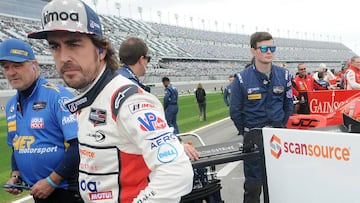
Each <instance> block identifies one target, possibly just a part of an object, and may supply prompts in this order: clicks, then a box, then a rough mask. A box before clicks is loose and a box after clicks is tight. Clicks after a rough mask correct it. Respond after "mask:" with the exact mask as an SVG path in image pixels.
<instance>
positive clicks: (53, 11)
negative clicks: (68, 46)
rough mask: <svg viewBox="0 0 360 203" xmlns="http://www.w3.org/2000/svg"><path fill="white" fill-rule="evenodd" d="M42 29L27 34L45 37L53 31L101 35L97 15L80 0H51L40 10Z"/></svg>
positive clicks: (31, 36)
mask: <svg viewBox="0 0 360 203" xmlns="http://www.w3.org/2000/svg"><path fill="white" fill-rule="evenodd" d="M41 20H42V25H43V30H41V31H35V32H32V33H30V34H29V35H28V37H29V38H35V39H45V38H47V34H49V33H50V32H54V31H67V32H79V33H84V34H91V35H97V36H102V29H101V23H100V19H99V16H98V15H97V14H96V13H95V12H94V10H92V9H91V8H90V7H89V6H88V5H86V4H85V3H84V2H82V1H80V0H52V1H51V2H49V3H48V4H46V6H45V7H44V9H43V11H42V18H41Z"/></svg>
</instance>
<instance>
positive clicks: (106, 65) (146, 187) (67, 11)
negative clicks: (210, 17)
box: [28, 0, 193, 203]
mask: <svg viewBox="0 0 360 203" xmlns="http://www.w3.org/2000/svg"><path fill="white" fill-rule="evenodd" d="M42 23H43V27H44V29H43V30H41V31H38V32H32V33H30V34H29V35H28V37H30V38H36V39H46V40H47V41H48V43H49V46H50V49H51V51H52V55H53V56H54V61H55V65H56V69H57V71H58V72H59V74H60V76H61V77H62V78H63V79H64V81H65V83H66V84H67V85H68V86H70V87H72V88H75V89H76V90H78V91H79V95H78V96H77V97H76V98H74V99H73V100H71V101H70V102H69V103H67V107H68V109H69V110H70V111H71V112H76V113H77V119H78V122H79V131H78V139H79V152H80V164H79V171H80V174H79V188H80V193H81V196H82V198H83V199H84V201H85V202H107V203H109V202H121V203H124V202H125V203H127V202H135V203H146V202H156V203H175V202H179V201H180V199H181V196H183V195H186V194H187V193H189V192H190V191H191V190H192V182H193V171H192V166H191V163H190V160H189V158H188V157H187V156H186V154H185V152H184V148H183V146H182V145H181V144H180V142H179V141H178V139H177V138H176V136H175V135H174V133H173V130H172V128H170V127H169V126H168V125H167V124H166V121H165V115H164V111H163V108H162V105H161V103H160V101H159V100H158V99H157V98H156V97H155V96H153V95H152V94H150V93H147V92H146V91H144V90H143V89H141V88H140V87H139V86H137V85H136V84H134V83H133V82H132V81H130V80H128V79H127V78H125V77H123V76H121V75H118V74H117V73H116V70H117V68H118V62H117V61H116V56H115V50H114V49H113V48H112V46H111V44H110V43H109V41H108V40H107V39H105V38H104V37H103V36H102V29H101V24H100V20H99V18H98V16H97V15H96V13H95V12H94V11H93V10H92V9H91V8H89V7H88V6H87V5H86V4H85V3H83V2H81V1H78V0H73V1H67V2H66V3H65V4H64V1H63V0H53V1H51V2H50V3H48V4H47V5H46V6H45V7H44V9H43V22H42ZM139 60H141V62H142V63H144V65H147V63H148V59H147V58H146V56H140V58H139Z"/></svg>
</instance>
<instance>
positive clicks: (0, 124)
mask: <svg viewBox="0 0 360 203" xmlns="http://www.w3.org/2000/svg"><path fill="white" fill-rule="evenodd" d="M206 100H207V103H206V117H207V118H206V121H200V120H199V110H198V106H197V103H196V100H195V96H194V95H189V96H181V97H179V101H178V103H179V113H178V117H177V123H178V126H179V130H180V133H185V132H189V131H192V130H195V129H197V128H200V127H202V126H205V125H208V124H210V123H212V122H215V121H218V120H220V119H223V118H226V117H227V116H228V115H229V109H228V107H227V106H225V105H224V101H223V97H222V95H221V94H220V93H213V94H210V93H208V94H207V96H206ZM160 101H163V100H162V98H160ZM0 153H1V155H0V185H3V184H5V183H6V181H7V180H8V178H9V176H10V156H11V149H10V147H8V146H7V142H6V122H5V118H4V117H0ZM27 194H28V192H27V191H25V192H23V193H22V195H21V196H20V195H16V196H14V195H11V194H9V193H7V192H5V191H4V190H3V189H0V197H1V200H0V202H11V201H14V200H15V199H19V198H21V197H22V196H24V195H27Z"/></svg>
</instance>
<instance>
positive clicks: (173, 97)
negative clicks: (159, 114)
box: [162, 77, 179, 134]
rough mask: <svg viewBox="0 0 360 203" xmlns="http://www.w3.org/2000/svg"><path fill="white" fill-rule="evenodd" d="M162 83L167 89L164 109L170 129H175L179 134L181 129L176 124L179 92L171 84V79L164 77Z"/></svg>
mask: <svg viewBox="0 0 360 203" xmlns="http://www.w3.org/2000/svg"><path fill="white" fill-rule="evenodd" d="M162 83H163V85H164V87H165V95H164V109H165V117H166V121H167V123H168V125H169V126H170V127H173V128H174V133H175V134H179V128H178V125H177V123H176V116H177V113H178V111H179V106H178V91H177V89H176V88H175V87H174V86H173V85H171V84H170V79H169V78H168V77H163V78H162Z"/></svg>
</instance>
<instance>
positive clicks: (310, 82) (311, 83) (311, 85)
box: [292, 75, 327, 97]
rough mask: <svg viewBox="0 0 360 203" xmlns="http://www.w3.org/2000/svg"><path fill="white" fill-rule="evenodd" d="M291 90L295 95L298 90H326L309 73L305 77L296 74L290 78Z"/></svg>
mask: <svg viewBox="0 0 360 203" xmlns="http://www.w3.org/2000/svg"><path fill="white" fill-rule="evenodd" d="M292 90H293V95H295V96H296V97H298V96H299V92H307V91H313V90H327V88H326V87H323V86H321V85H320V84H319V83H318V82H316V80H315V79H314V78H313V77H312V76H311V75H306V76H305V77H303V78H302V77H300V76H299V75H297V76H296V77H295V78H294V79H293V80H292Z"/></svg>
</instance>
